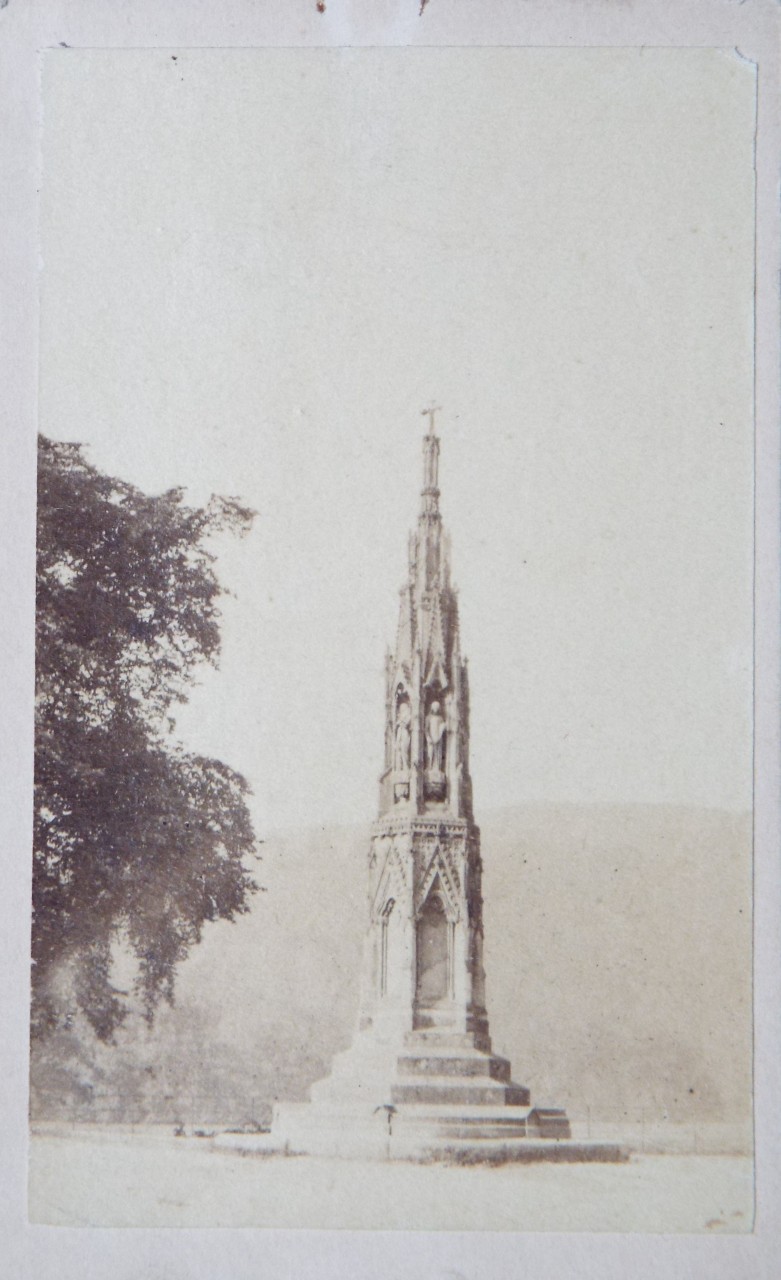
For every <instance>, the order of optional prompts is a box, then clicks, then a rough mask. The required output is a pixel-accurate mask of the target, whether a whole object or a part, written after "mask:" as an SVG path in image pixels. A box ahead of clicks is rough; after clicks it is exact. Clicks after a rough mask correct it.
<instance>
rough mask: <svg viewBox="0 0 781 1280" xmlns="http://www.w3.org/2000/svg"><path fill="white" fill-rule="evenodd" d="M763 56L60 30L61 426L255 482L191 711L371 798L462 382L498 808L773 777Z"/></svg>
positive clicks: (261, 780) (342, 808)
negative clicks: (430, 412) (758, 266)
mask: <svg viewBox="0 0 781 1280" xmlns="http://www.w3.org/2000/svg"><path fill="white" fill-rule="evenodd" d="M754 92H755V83H754V76H753V71H752V68H751V67H750V66H749V65H748V64H747V63H745V62H743V61H741V60H740V59H739V58H737V57H735V56H732V55H731V54H729V53H726V52H719V51H713V50H659V49H657V50H649V49H631V50H629V49H627V50H604V49H603V50H582V49H580V50H564V49H558V50H557V49H545V50H542V49H538V50H517V49H433V48H432V49H425V48H418V49H384V50H381V49H354V50H323V49H319V50H302V49H298V50H292V49H266V50H187V51H181V50H180V51H177V50H171V51H170V52H168V51H160V50H133V51H127V50H124V51H119V50H100V51H83V50H52V51H49V52H48V53H47V54H46V55H45V56H44V59H43V101H44V118H43V144H42V147H43V150H42V214H41V258H42V270H41V337H40V425H41V429H42V430H43V431H44V432H45V433H46V434H48V435H50V436H52V437H54V438H57V439H67V440H79V441H83V442H84V443H85V444H86V445H87V446H88V456H89V458H90V459H91V460H92V461H93V462H94V463H95V464H96V465H98V466H99V467H101V468H103V469H104V470H106V471H108V472H111V473H112V474H116V475H119V476H122V477H123V478H125V479H127V480H130V481H132V482H133V483H135V484H137V485H139V486H140V487H142V488H143V489H145V490H147V491H149V492H160V491H162V490H164V489H166V488H169V487H171V486H174V485H184V486H185V487H186V489H187V492H188V496H189V498H190V499H191V500H192V501H193V502H203V501H205V500H207V499H208V496H209V494H210V493H212V492H217V493H224V494H235V495H238V496H240V497H241V498H242V499H243V500H244V501H245V502H247V503H248V504H249V505H250V506H252V507H253V508H254V509H255V510H256V511H257V513H258V514H257V517H256V520H255V523H254V527H253V530H252V532H251V533H250V534H249V535H248V536H247V537H246V538H245V539H243V540H241V541H236V542H232V541H231V540H230V539H224V540H221V541H220V543H219V545H218V547H217V550H218V557H219V558H218V572H219V574H220V577H221V580H222V581H223V582H224V583H225V585H226V586H227V587H228V588H229V589H230V591H231V592H232V593H233V594H232V595H231V596H229V597H226V599H225V601H224V605H223V614H224V618H223V654H222V659H221V665H220V670H219V671H218V672H214V673H210V672H205V673H204V677H203V680H202V683H201V685H200V687H199V688H198V689H196V690H195V691H194V692H193V696H192V698H191V701H190V703H189V705H188V706H187V707H185V708H182V710H181V712H180V713H179V715H178V717H177V731H178V733H179V734H180V735H181V737H182V739H183V741H185V742H186V744H187V745H188V746H190V747H191V748H192V749H195V750H199V751H204V752H207V753H209V754H214V755H216V756H218V757H219V758H221V759H223V760H225V761H226V762H227V763H229V764H231V765H232V766H233V767H234V768H236V769H238V770H240V771H241V772H242V773H244V774H245V775H246V777H247V778H248V780H249V781H250V783H251V785H252V787H253V791H254V801H253V805H254V811H255V815H256V819H257V825H258V828H259V830H260V831H261V832H262V831H264V830H267V831H272V830H277V829H284V828H291V827H297V826H304V825H306V826H310V825H317V824H319V823H324V824H325V823H333V822H351V823H352V822H363V821H369V820H370V819H371V818H372V816H373V815H374V812H375V805H376V796H377V791H376V782H377V777H378V775H379V772H380V769H381V765H382V754H383V726H382V719H383V696H384V689H383V661H384V652H385V647H386V645H387V644H389V643H392V641H393V639H394V635H395V626H396V611H397V604H398V595H397V590H398V587H399V586H400V585H401V583H402V581H403V578H404V574H405V568H406V538H407V531H408V529H409V528H411V527H412V525H413V524H414V520H415V515H416V511H417V505H418V491H419V488H420V475H421V454H420V436H421V435H422V432H423V429H424V424H425V419H423V418H422V417H421V410H422V409H423V408H424V407H425V406H426V405H428V404H429V403H431V402H432V399H433V400H434V401H435V403H436V404H438V405H441V406H442V409H441V412H440V413H439V415H438V424H439V426H440V427H441V435H442V454H441V465H440V484H441V489H442V500H441V506H442V511H443V516H444V520H445V523H446V525H447V526H448V527H449V528H450V531H451V533H452V537H453V571H454V577H455V580H456V583H457V585H458V586H459V588H460V604H461V620H462V642H463V647H464V651H465V652H466V654H467V655H468V656H469V658H470V680H471V690H472V773H473V780H474V793H475V811H476V816H477V819H478V821H479V817H480V812H481V810H485V811H487V810H492V809H496V808H501V807H503V806H509V805H516V804H524V803H532V802H533V803H537V802H540V801H551V802H555V803H561V802H572V803H578V804H583V803H596V804H603V803H609V804H615V803H657V804H684V805H694V806H707V807H722V808H726V809H732V810H743V809H746V808H748V807H749V805H750V802H751V651H752V622H751V611H752V601H751V595H752V520H753V513H752V467H753V457H752V440H753V428H752V378H753V356H752V341H753V337H752V312H753V150H752V148H753V130H754Z"/></svg>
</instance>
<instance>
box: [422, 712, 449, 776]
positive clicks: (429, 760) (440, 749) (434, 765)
mask: <svg viewBox="0 0 781 1280" xmlns="http://www.w3.org/2000/svg"><path fill="white" fill-rule="evenodd" d="M426 768H427V769H430V770H431V772H432V773H443V772H444V768H445V717H444V716H443V715H442V710H441V708H440V705H439V703H438V702H432V704H431V710H430V711H429V713H428V715H427V716H426Z"/></svg>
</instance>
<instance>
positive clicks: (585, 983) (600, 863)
mask: <svg viewBox="0 0 781 1280" xmlns="http://www.w3.org/2000/svg"><path fill="white" fill-rule="evenodd" d="M481 828H482V837H483V840H482V848H483V861H484V897H485V907H484V913H485V931H486V946H485V958H486V972H487V978H488V1003H489V1014H490V1017H491V1027H492V1035H493V1039H494V1044H495V1046H496V1048H497V1049H498V1051H499V1052H501V1053H505V1054H507V1055H508V1056H509V1057H510V1058H511V1059H512V1062H513V1068H514V1077H515V1078H516V1079H517V1080H519V1081H521V1082H522V1083H524V1084H527V1085H529V1086H530V1087H531V1089H532V1093H533V1096H534V1098H535V1100H537V1101H540V1102H544V1101H546V1100H547V1101H551V1102H555V1103H558V1104H562V1105H565V1106H566V1107H567V1108H568V1109H569V1110H570V1112H571V1114H572V1116H573V1118H584V1117H585V1116H586V1115H589V1117H591V1118H593V1119H595V1120H597V1121H616V1122H620V1121H622V1120H624V1119H625V1120H626V1121H628V1122H635V1121H637V1120H638V1119H639V1117H640V1116H641V1114H642V1115H643V1116H645V1115H647V1116H648V1118H649V1119H651V1120H653V1119H657V1120H658V1119H663V1118H669V1119H670V1120H673V1121H680V1122H686V1123H690V1124H697V1123H727V1122H729V1123H736V1122H737V1123H739V1122H743V1121H745V1119H746V1118H747V1117H748V1116H749V1115H750V1088H751V875H750V873H751V843H750V842H751V826H750V819H749V818H748V817H747V816H744V815H732V814H727V813H722V812H716V811H699V810H688V809H671V808H662V807H656V806H630V807H622V808H612V807H590V808H578V807H575V806H558V807H554V806H549V805H545V806H537V807H526V808H523V809H512V810H506V811H503V812H499V813H495V814H492V815H486V816H485V817H484V819H483V821H482V823H481ZM365 848H366V833H365V832H363V831H361V830H354V829H331V830H324V829H323V830H315V831H307V832H303V833H301V834H286V835H285V836H276V837H274V838H272V839H269V840H268V842H267V843H266V844H265V845H264V846H263V849H264V860H263V864H262V875H261V878H262V881H263V884H264V886H265V889H266V891H265V892H264V893H262V894H259V895H257V898H256V900H255V904H254V907H253V910H252V912H251V913H250V914H249V915H248V916H246V917H244V918H243V919H241V920H239V921H237V922H236V923H233V924H229V923H220V924H216V925H213V926H210V927H209V928H208V930H207V932H206V933H205V935H204V939H203V942H202V944H201V945H200V946H199V947H197V948H196V949H195V950H194V951H193V953H192V955H191V957H190V958H189V959H188V960H187V962H186V963H185V964H184V965H183V967H182V969H181V973H180V977H179V982H178V986H177V999H176V1005H175V1007H174V1008H173V1009H164V1010H162V1011H161V1013H160V1015H159V1017H158V1019H157V1021H156V1023H155V1026H154V1027H153V1028H152V1029H151V1030H149V1029H147V1028H146V1027H145V1025H144V1024H143V1022H142V1020H141V1019H140V1018H137V1019H131V1020H130V1022H129V1025H128V1026H127V1027H126V1028H125V1030H124V1031H123V1032H122V1033H121V1035H120V1037H119V1041H118V1044H117V1046H116V1048H114V1049H109V1050H106V1049H98V1048H97V1047H96V1046H95V1045H94V1044H92V1043H91V1042H89V1041H88V1040H87V1039H86V1038H82V1039H81V1040H80V1039H79V1036H78V1034H77V1032H75V1031H72V1032H71V1033H69V1035H67V1036H65V1035H63V1036H61V1037H59V1038H58V1039H57V1040H56V1041H52V1042H50V1044H49V1046H48V1047H47V1049H46V1050H45V1051H44V1052H41V1053H38V1054H37V1055H36V1058H35V1061H34V1064H33V1084H34V1092H33V1113H34V1114H37V1115H41V1116H43V1115H47V1116H52V1115H61V1114H75V1113H78V1114H79V1115H80V1116H84V1117H86V1116H89V1115H93V1116H94V1118H100V1119H128V1118H133V1117H135V1116H137V1117H138V1118H142V1117H147V1118H159V1119H166V1120H169V1119H172V1118H173V1119H182V1120H183V1121H185V1122H193V1121H196V1120H201V1121H203V1122H209V1121H210V1120H221V1121H223V1122H235V1123H242V1122H245V1121H246V1120H247V1119H248V1118H250V1117H253V1116H254V1117H255V1118H260V1119H264V1118H266V1117H267V1115H268V1112H269V1104H270V1102H271V1101H272V1100H273V1098H274V1097H284V1098H297V1097H304V1096H306V1089H307V1086H308V1085H309V1084H310V1083H311V1082H312V1081H313V1080H315V1079H317V1078H318V1076H320V1075H322V1074H324V1073H325V1072H326V1071H327V1068H328V1063H329V1061H330V1059H331V1056H332V1054H333V1053H334V1052H336V1051H337V1050H338V1049H340V1048H342V1047H344V1046H345V1045H346V1044H347V1043H348V1042H349V1039H350V1036H351V1033H352V1029H353V1025H354V1019H355V1013H356V1008H357V1000H358V981H359V964H360V953H361V939H362V931H363V925H364V921H365V910H366V904H365V893H364V873H365Z"/></svg>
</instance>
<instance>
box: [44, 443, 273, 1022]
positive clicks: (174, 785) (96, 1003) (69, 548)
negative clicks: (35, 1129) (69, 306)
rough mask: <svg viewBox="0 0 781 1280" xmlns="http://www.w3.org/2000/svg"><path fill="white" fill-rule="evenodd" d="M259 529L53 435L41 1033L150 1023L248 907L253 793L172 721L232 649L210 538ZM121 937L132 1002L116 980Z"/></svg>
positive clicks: (48, 455) (228, 503) (222, 506)
mask: <svg viewBox="0 0 781 1280" xmlns="http://www.w3.org/2000/svg"><path fill="white" fill-rule="evenodd" d="M251 515H252V513H251V512H249V511H247V510H246V509H245V508H243V507H242V506H240V505H239V503H238V502H236V501H235V500H232V499H223V498H213V499H212V500H211V502H210V503H209V504H208V505H207V506H206V507H203V508H193V507H188V506H187V505H185V503H184V501H183V494H182V491H181V490H179V489H173V490H170V491H169V492H167V493H164V494H162V495H160V496H157V497H150V496H148V495H146V494H144V493H141V492H140V491H139V490H138V489H136V488H134V487H133V486H132V485H130V484H127V483H125V482H124V481H121V480H116V479H112V478H110V477H109V476H106V475H103V474H101V473H100V472H99V471H98V470H96V469H95V468H94V467H93V466H91V465H90V464H89V463H88V462H87V461H86V459H85V457H84V455H83V452H82V449H81V447H80V446H79V445H76V444H62V443H56V442H53V441H51V440H47V439H45V438H43V437H41V438H40V441H39V454H38V562H37V702H36V760H35V827H34V875H33V938H32V954H33V1034H34V1035H37V1036H40V1035H41V1034H43V1033H44V1032H45V1031H46V1030H47V1028H52V1027H53V1026H55V1025H57V1023H58V1022H61V1021H62V1020H65V1021H67V1020H68V1019H69V1018H70V1017H72V1016H73V1015H74V1013H75V1011H76V1010H77V1009H79V1010H81V1012H82V1013H83V1014H84V1015H86V1017H87V1019H88V1020H89V1022H90V1023H91V1025H92V1027H93V1029H94V1031H95V1032H96V1033H97V1035H98V1036H99V1037H100V1038H101V1039H103V1040H110V1039H111V1038H112V1036H113V1034H114V1031H115V1029H116V1027H117V1026H118V1024H119V1023H120V1022H121V1020H122V1018H123V1017H124V1016H125V1013H126V1012H127V1008H128V997H129V995H130V994H134V995H135V996H136V997H137V998H140V1000H141V1001H142V1004H143V1007H144V1010H145V1012H146V1014H147V1016H148V1017H149V1018H150V1019H151V1017H152V1016H153V1012H154V1009H155V1007H156V1005H157V1004H158V1002H159V1001H160V999H161V998H167V999H169V1000H170V999H171V998H172V994H173V984H174V978H175V973H176V968H177V965H178V964H179V962H180V961H181V960H182V959H183V958H184V957H185V955H186V954H187V952H188V950H189V948H190V947H191V946H192V945H193V944H194V943H196V942H197V941H198V940H199V938H200V934H201V930H202V926H203V924H204V922H205V921H208V920H216V919H219V918H223V919H224V918H228V919H232V918H234V917H235V916H236V915H237V914H238V913H241V912H243V911H246V910H247V907H248V898H249V895H250V893H251V892H252V890H253V889H254V888H255V887H256V886H255V883H254V881H253V878H252V873H251V860H252V858H253V856H254V853H255V838H254V835H253V831H252V825H251V821H250V817H249V812H248V808H247V803H246V796H247V790H248V788H247V784H246V782H245V781H244V779H243V778H242V777H240V775H239V774H237V773H235V772H234V771H233V770H231V769H229V768H228V767H227V766H226V765H224V764H222V763H221V762H220V761H218V760H211V759H205V758H203V757H200V756H194V755H191V754H188V753H187V752H185V751H184V750H183V749H182V747H181V746H179V745H178V744H177V743H176V741H175V739H174V737H173V734H172V729H173V721H172V719H171V711H172V709H173V708H174V707H175V705H176V704H177V703H181V702H183V701H186V698H187V690H188V687H189V686H190V685H191V683H192V681H193V679H194V676H195V673H196V670H197V668H198V667H199V666H200V665H201V664H202V663H204V662H208V663H212V664H215V663H216V661H217V656H218V653H219V643H220V635H219V618H220V614H219V608H218V601H219V597H220V595H221V592H222V588H221V587H220V584H219V582H218V580H217V577H216V575H215V572H214V554H213V552H212V551H211V550H210V539H211V537H212V535H215V534H217V533H219V532H221V531H226V530H233V531H235V532H243V531H244V530H245V529H246V528H247V527H248V525H249V522H250V520H251ZM117 939H121V940H122V946H123V947H124V948H125V950H126V951H128V950H129V951H130V952H131V953H132V954H133V955H134V957H135V961H136V979H135V991H134V993H128V992H126V991H120V990H117V988H116V986H115V985H114V984H113V982H112V957H113V955H114V953H115V948H116V945H117ZM63 975H67V981H65V980H64V979H63ZM63 991H65V992H66V993H67V994H66V995H65V996H63Z"/></svg>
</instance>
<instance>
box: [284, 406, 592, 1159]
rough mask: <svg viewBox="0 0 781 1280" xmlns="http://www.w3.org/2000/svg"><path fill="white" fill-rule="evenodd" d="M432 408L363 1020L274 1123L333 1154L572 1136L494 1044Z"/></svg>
mask: <svg viewBox="0 0 781 1280" xmlns="http://www.w3.org/2000/svg"><path fill="white" fill-rule="evenodd" d="M426 412H428V413H429V414H430V422H429V429H428V432H427V434H426V435H425V437H424V439H423V489H422V494H421V507H420V514H419V516H418V527H417V531H416V532H415V533H413V534H412V535H411V536H410V541H409V566H408V572H407V579H406V581H405V583H404V586H403V587H402V588H401V600H400V609H399V624H398V631H397V635H396V645H395V649H394V651H393V652H392V653H391V652H389V653H388V654H387V658H386V664H385V752H384V756H385V758H384V768H383V772H382V776H381V778H380V803H379V818H378V821H377V822H376V824H375V826H374V828H373V831H372V834H371V840H370V843H369V848H368V859H367V861H368V867H367V871H368V889H369V893H368V931H367V937H366V950H365V958H364V967H363V975H362V978H363V987H362V999H361V1010H360V1018H359V1027H358V1030H357V1033H356V1035H355V1037H354V1040H353V1043H352V1044H351V1046H350V1047H349V1048H348V1049H347V1050H346V1051H345V1052H343V1053H341V1054H339V1055H337V1057H336V1058H335V1060H334V1062H333V1064H332V1069H331V1073H330V1075H329V1076H328V1077H327V1078H325V1079H323V1080H320V1081H318V1082H317V1083H316V1084H314V1085H313V1086H312V1089H311V1101H310V1102H308V1103H281V1104H278V1105H277V1108H276V1111H275V1116H274V1123H273V1127H272V1138H273V1139H274V1140H275V1141H276V1142H277V1143H279V1142H284V1143H285V1144H286V1145H287V1147H288V1149H289V1150H291V1151H302V1152H313V1153H322V1154H329V1155H333V1154H342V1155H367V1154H376V1155H380V1156H382V1155H386V1156H387V1155H398V1156H410V1155H411V1156H416V1157H419V1158H424V1159H427V1158H437V1157H438V1156H439V1157H441V1156H442V1155H445V1156H446V1157H448V1156H449V1157H452V1156H455V1158H463V1159H468V1160H472V1159H481V1158H487V1159H491V1158H496V1157H497V1156H498V1157H500V1158H524V1153H525V1154H526V1155H527V1156H529V1157H530V1158H534V1157H533V1156H532V1151H531V1148H532V1147H534V1146H536V1148H537V1152H538V1155H537V1157H536V1158H539V1151H540V1148H541V1147H542V1146H544V1145H545V1143H546V1142H547V1141H548V1140H550V1139H553V1140H558V1141H559V1142H560V1141H561V1140H565V1141H564V1145H565V1146H569V1144H568V1143H567V1142H566V1140H567V1139H568V1138H569V1137H570V1128H569V1122H568V1120H567V1116H566V1115H565V1113H564V1112H563V1111H561V1110H557V1109H552V1108H540V1107H538V1106H531V1105H530V1097H529V1091H528V1089H526V1088H525V1087H524V1086H523V1085H520V1084H515V1083H513V1081H512V1079H511V1075H510V1063H509V1062H508V1061H507V1059H506V1058H502V1057H499V1056H498V1055H497V1054H495V1053H494V1052H493V1051H492V1047H491V1038H490V1035H489V1029H488V1017H487V1014H486V1008H485V974H484V971H483V913H482V905H483V902H482V896H481V860H480V832H479V830H478V828H477V826H476V825H475V822H474V818H473V815H472V786H471V781H470V776H469V681H468V672H467V664H466V661H465V660H464V658H463V657H462V654H461V639H460V635H459V622H458V597H457V594H456V591H455V589H454V588H453V586H452V584H451V578H450V546H449V540H448V537H447V534H446V533H445V531H444V529H443V527H442V517H441V515H440V511H439V488H438V468H439V443H440V442H439V438H438V437H437V435H436V434H435V433H434V422H433V417H434V411H433V410H428V411H426ZM561 1154H562V1155H563V1154H564V1152H563V1151H562V1153H561ZM571 1158H602V1159H605V1158H611V1156H610V1155H609V1154H608V1153H607V1152H606V1151H603V1152H602V1153H601V1155H599V1154H598V1153H597V1152H596V1149H591V1154H590V1155H589V1153H588V1151H586V1150H585V1149H583V1150H581V1151H580V1154H579V1155H577V1154H575V1153H574V1152H573V1153H572V1156H571Z"/></svg>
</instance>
